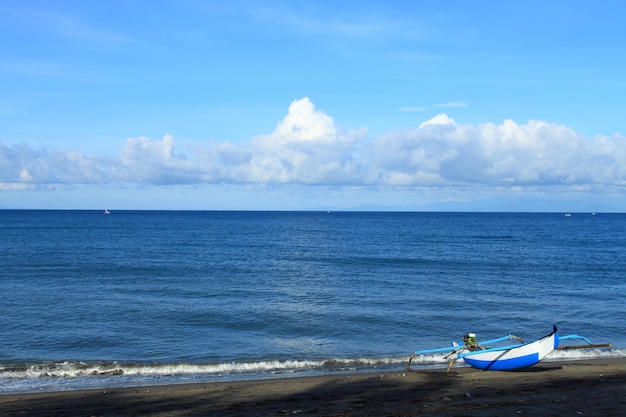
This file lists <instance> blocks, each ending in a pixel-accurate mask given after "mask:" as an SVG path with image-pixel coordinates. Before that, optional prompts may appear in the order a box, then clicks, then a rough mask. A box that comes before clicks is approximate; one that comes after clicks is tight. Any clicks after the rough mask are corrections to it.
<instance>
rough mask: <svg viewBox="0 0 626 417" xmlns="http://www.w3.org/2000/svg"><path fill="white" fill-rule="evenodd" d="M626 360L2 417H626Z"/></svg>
mask: <svg viewBox="0 0 626 417" xmlns="http://www.w3.org/2000/svg"><path fill="white" fill-rule="evenodd" d="M624 393H626V358H613V359H589V360H578V361H568V362H561V361H558V362H541V363H540V364H538V365H536V366H534V367H532V368H529V369H526V370H520V371H514V372H498V371H481V370H476V369H473V368H465V367H463V368H459V369H457V373H455V374H450V375H448V374H446V373H445V369H442V370H431V371H425V372H405V371H395V372H378V373H377V372H369V373H353V374H342V375H336V374H335V375H324V376H303V377H290V378H272V379H259V380H244V381H230V382H228V381H221V382H207V383H193V384H180V385H178V384H175V385H157V386H145V387H143V386H142V387H127V388H111V389H86V390H71V391H57V392H37V393H14V394H0V415H3V416H23V415H29V416H58V417H61V416H136V415H142V416H159V417H182V416H196V415H208V414H212V413H213V414H219V415H221V416H243V417H252V416H280V415H299V414H302V415H307V416H385V415H386V416H406V415H435V416H454V415H459V413H461V414H463V415H476V416H502V415H533V416H560V415H603V416H618V415H619V416H621V415H626V396H625V395H624Z"/></svg>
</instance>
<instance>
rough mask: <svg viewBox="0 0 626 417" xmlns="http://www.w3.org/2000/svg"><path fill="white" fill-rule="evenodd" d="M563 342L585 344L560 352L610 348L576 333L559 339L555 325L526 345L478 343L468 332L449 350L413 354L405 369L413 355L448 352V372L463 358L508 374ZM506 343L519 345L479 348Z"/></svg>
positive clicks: (493, 341)
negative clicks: (461, 340) (573, 340)
mask: <svg viewBox="0 0 626 417" xmlns="http://www.w3.org/2000/svg"><path fill="white" fill-rule="evenodd" d="M566 339H581V340H583V341H585V343H587V345H582V346H565V347H563V348H561V349H585V348H599V347H610V346H611V344H610V343H603V344H593V343H591V341H590V340H589V339H587V338H586V337H583V336H579V335H577V334H572V335H567V336H561V337H559V335H558V333H557V328H556V326H554V328H553V330H552V332H551V333H550V334H548V335H546V336H544V337H542V338H540V339H538V340H535V341H532V342H528V343H524V342H523V341H522V339H520V338H519V337H517V336H513V335H511V334H509V335H507V336H504V337H499V338H497V339H492V340H486V341H484V342H481V343H482V344H479V343H478V342H477V341H476V335H475V334H474V333H468V334H466V335H465V336H464V340H463V342H462V343H457V342H453V343H452V346H451V347H445V348H437V349H426V350H418V351H416V352H415V353H414V354H413V355H412V356H411V357H410V358H409V363H408V365H407V367H406V368H407V370H409V371H413V370H412V369H411V362H412V361H413V359H414V358H416V357H417V356H420V355H423V354H426V353H437V352H446V351H447V352H449V353H448V354H447V355H446V356H444V359H449V364H448V372H449V371H450V368H451V367H452V365H453V364H454V362H455V361H457V360H458V359H463V360H464V361H465V362H466V363H467V364H468V365H470V366H472V367H474V368H477V369H484V370H489V371H512V370H515V369H522V368H528V367H531V366H533V365H536V364H537V363H539V362H540V361H541V360H542V359H543V358H545V357H546V356H547V355H548V354H549V353H550V352H552V351H553V350H554V349H557V348H559V343H560V342H561V341H562V340H566ZM507 340H516V341H518V342H520V343H521V344H518V345H506V346H500V347H487V348H485V347H483V345H485V346H486V345H490V344H493V343H499V342H504V341H507Z"/></svg>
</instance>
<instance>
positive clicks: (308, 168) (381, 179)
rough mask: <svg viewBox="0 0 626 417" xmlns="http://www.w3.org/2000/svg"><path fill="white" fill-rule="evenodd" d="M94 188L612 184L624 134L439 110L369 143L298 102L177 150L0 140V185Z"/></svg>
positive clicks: (620, 182)
mask: <svg viewBox="0 0 626 417" xmlns="http://www.w3.org/2000/svg"><path fill="white" fill-rule="evenodd" d="M101 183H109V184H120V183H126V184H132V183H137V184H157V185H161V184H202V183H236V184H240V183H255V184H311V185H336V186H358V187H402V188H404V189H410V188H415V189H420V188H423V187H463V188H468V189H471V188H479V187H480V188H484V187H494V189H495V188H498V189H501V188H502V187H509V188H511V189H514V188H515V189H519V188H520V187H521V188H524V187H532V188H535V189H536V188H541V187H578V188H587V189H594V188H597V189H603V188H606V187H613V188H615V187H623V186H625V185H626V138H625V137H624V136H622V135H615V136H612V137H609V136H596V137H594V138H588V137H585V136H583V135H580V134H578V133H577V132H575V131H574V130H572V129H571V128H569V127H566V126H562V125H558V124H553V123H548V122H545V121H539V120H531V121H529V122H527V123H524V124H518V123H517V122H515V121H513V120H505V121H504V122H502V123H500V124H496V123H484V124H479V125H460V124H458V123H457V122H456V121H455V120H454V119H452V118H451V117H449V116H448V115H446V114H440V115H437V116H435V117H433V118H431V119H430V120H426V121H424V122H422V123H421V124H419V125H418V126H417V127H416V128H415V129H412V130H406V131H402V132H395V133H389V134H386V135H382V136H378V137H369V136H368V135H367V133H366V131H365V130H352V131H345V130H341V129H339V128H337V126H336V125H335V121H334V120H333V118H332V117H331V116H330V115H328V114H326V113H325V112H323V111H321V110H318V109H316V108H315V106H314V104H313V103H312V102H311V100H309V99H308V98H306V97H305V98H302V99H299V100H295V101H294V102H293V103H291V105H290V106H289V109H288V111H287V115H286V116H285V117H284V118H283V119H282V120H281V121H279V122H278V123H277V125H276V128H275V129H274V131H273V132H271V133H269V134H265V135H260V136H257V137H254V138H252V139H251V140H249V141H247V142H241V143H231V142H229V141H217V140H211V141H207V142H205V143H203V144H201V145H200V146H197V147H196V148H195V149H193V150H188V149H187V148H185V151H184V152H183V151H180V150H178V149H177V146H176V141H175V139H174V137H173V136H170V135H167V136H165V137H163V138H162V139H160V140H154V139H150V138H146V137H138V138H129V139H127V141H126V143H125V144H124V145H123V146H122V147H121V149H120V155H119V158H115V159H105V158H99V157H96V156H92V155H83V154H81V153H80V152H78V151H75V150H73V151H57V152H52V151H48V150H35V149H32V148H31V147H29V146H28V145H25V144H23V145H15V146H5V145H2V143H0V189H5V190H6V189H11V190H15V189H22V188H36V187H46V186H50V185H51V184H101Z"/></svg>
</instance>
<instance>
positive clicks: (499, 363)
mask: <svg viewBox="0 0 626 417" xmlns="http://www.w3.org/2000/svg"><path fill="white" fill-rule="evenodd" d="M558 345H559V336H558V334H557V333H556V332H553V333H551V334H549V335H547V336H545V337H543V338H541V339H539V340H536V341H534V342H530V343H525V344H523V345H515V346H506V347H502V348H494V349H486V350H481V351H475V352H468V353H463V354H460V355H459V357H461V358H463V360H464V361H465V362H466V363H467V364H468V365H470V366H472V367H474V368H478V369H485V370H493V371H512V370H515V369H521V368H528V367H530V366H533V365H535V364H536V363H538V362H539V361H541V360H542V359H543V358H545V357H546V356H547V355H548V354H549V353H550V352H552V351H553V350H554V349H556V347H557V346H558Z"/></svg>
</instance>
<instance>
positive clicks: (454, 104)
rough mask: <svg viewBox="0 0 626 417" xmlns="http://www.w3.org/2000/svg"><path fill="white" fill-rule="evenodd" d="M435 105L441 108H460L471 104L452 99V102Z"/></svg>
mask: <svg viewBox="0 0 626 417" xmlns="http://www.w3.org/2000/svg"><path fill="white" fill-rule="evenodd" d="M434 107H440V108H460V107H469V104H467V103H465V102H464V101H452V102H450V103H441V104H435V106H434Z"/></svg>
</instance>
